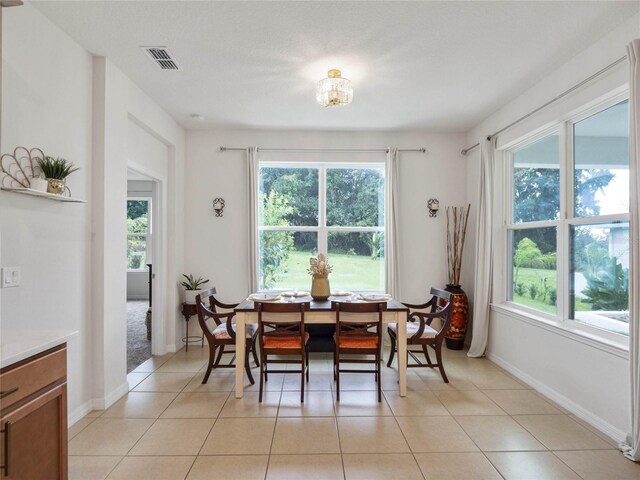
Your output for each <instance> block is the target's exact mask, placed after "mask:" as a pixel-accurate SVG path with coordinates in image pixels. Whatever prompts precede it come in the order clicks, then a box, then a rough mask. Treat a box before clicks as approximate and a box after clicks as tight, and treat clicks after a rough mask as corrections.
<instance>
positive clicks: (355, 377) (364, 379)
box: [333, 373, 384, 392]
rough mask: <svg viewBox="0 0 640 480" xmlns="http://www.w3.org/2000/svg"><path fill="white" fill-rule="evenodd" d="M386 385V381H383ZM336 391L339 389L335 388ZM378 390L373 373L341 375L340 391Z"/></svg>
mask: <svg viewBox="0 0 640 480" xmlns="http://www.w3.org/2000/svg"><path fill="white" fill-rule="evenodd" d="M383 383H384V381H383ZM333 388H334V390H335V389H336V388H337V387H336V385H334V386H333ZM377 388H378V386H377V384H376V382H375V379H374V375H373V373H341V374H340V391H341V392H344V391H346V390H376V389H377Z"/></svg>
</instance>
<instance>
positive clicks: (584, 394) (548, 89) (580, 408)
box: [467, 14, 640, 440]
mask: <svg viewBox="0 0 640 480" xmlns="http://www.w3.org/2000/svg"><path fill="white" fill-rule="evenodd" d="M638 25H640V14H636V15H635V16H633V17H632V18H630V19H629V20H628V21H627V22H625V23H624V24H622V25H621V26H620V27H619V28H617V29H615V30H613V31H612V32H611V33H610V34H608V35H607V36H606V37H604V38H602V39H600V40H599V41H597V42H596V43H594V44H593V45H591V46H590V47H588V48H587V49H585V50H584V51H583V52H582V53H580V54H579V55H576V56H575V57H574V58H573V59H571V61H569V62H567V63H566V65H565V66H564V67H562V68H560V69H558V70H556V71H554V72H552V73H551V74H550V75H548V76H546V77H545V78H543V79H542V80H541V81H540V82H539V83H538V84H537V85H536V86H534V87H533V88H531V89H530V90H528V91H526V92H524V93H523V94H522V95H521V96H520V97H518V98H517V99H515V100H514V101H512V102H510V103H509V104H507V105H506V106H505V107H503V108H501V109H500V110H499V111H497V112H496V113H495V114H493V115H492V116H490V117H489V118H487V119H486V120H485V121H483V122H482V123H481V124H480V125H478V126H477V127H475V128H474V129H473V130H472V131H471V132H469V134H468V136H467V146H471V145H473V144H475V143H477V142H478V139H479V138H480V137H482V136H486V135H487V134H492V133H494V132H495V131H497V130H499V129H500V128H502V127H504V126H506V125H508V124H509V123H511V122H513V121H514V120H516V119H517V118H519V117H521V116H523V115H525V114H527V113H528V112H530V111H532V110H534V109H535V108H537V107H539V106H540V105H542V104H544V103H546V102H547V101H549V100H551V99H552V98H554V97H556V96H557V95H558V94H560V93H561V92H563V91H564V90H567V89H568V88H570V87H572V86H573V85H575V84H578V83H579V82H581V81H582V80H584V79H585V78H587V77H589V76H590V75H592V74H593V73H595V72H597V71H599V70H600V69H601V68H603V67H604V66H606V65H609V64H611V63H612V62H614V61H615V60H617V59H618V58H620V57H623V56H624V55H625V45H626V44H627V43H628V42H629V41H630V40H631V39H633V38H634V37H637V36H638V33H639V31H638ZM627 81H628V72H627V66H626V63H622V64H621V65H620V66H618V67H617V68H615V69H613V70H611V71H610V72H609V73H608V74H606V75H604V76H602V77H601V78H600V79H598V80H597V81H594V82H591V83H590V84H588V85H587V86H585V87H583V88H581V89H580V90H578V91H576V92H574V93H572V94H571V95H569V96H567V97H565V98H564V99H563V100H561V101H559V102H556V103H555V104H554V105H553V106H551V107H549V108H547V109H545V110H543V111H541V112H540V113H538V114H536V115H534V116H532V117H530V118H529V119H527V120H526V121H524V122H522V123H520V124H519V125H517V126H516V127H514V128H511V129H509V130H507V131H506V132H505V133H503V134H501V135H499V136H498V148H500V146H501V145H505V144H508V143H510V142H513V141H516V140H517V139H518V138H521V137H522V136H523V135H526V134H529V133H531V132H535V131H537V130H540V129H542V128H544V127H545V126H547V125H549V124H550V123H551V122H556V121H558V120H561V119H563V118H566V116H567V115H569V114H571V113H572V112H574V111H575V110H576V109H578V108H581V107H582V106H583V105H585V104H588V103H590V102H593V101H595V100H597V99H599V98H601V97H602V96H604V95H607V94H609V93H610V92H612V91H616V90H620V89H621V88H624V86H625V84H626V82H627ZM478 161H479V151H478V149H476V150H475V151H474V152H472V153H471V154H470V155H469V157H468V160H467V163H468V167H467V190H468V191H469V195H470V196H471V198H476V196H477V193H478V184H477V179H478V178H479V174H478ZM502 186H503V183H500V184H499V185H497V187H498V188H497V195H498V198H500V199H501V198H502V197H501V195H502V193H501V187H502ZM499 201H501V200H499ZM496 210H497V211H498V213H501V211H500V207H499V206H497V208H496ZM474 222H475V219H474ZM474 225H475V223H474ZM495 235H496V236H497V237H498V238H499V239H501V238H502V237H504V235H505V231H504V227H503V226H502V218H500V217H498V218H497V219H496V226H495ZM474 243H475V242H474ZM499 251H500V250H499V249H496V252H499ZM471 252H472V249H471V250H470V253H469V255H470V256H471V257H472V255H473V254H472V253H471ZM502 260H503V259H502V258H499V259H498V261H497V262H496V265H495V267H496V268H495V272H494V274H495V275H496V276H497V279H498V282H502V281H503V277H504V265H503V263H504V262H502ZM494 301H495V303H500V302H502V301H504V298H500V297H499V296H496V297H495V298H494ZM488 356H489V358H492V359H494V360H496V361H498V362H499V363H500V364H501V365H502V366H503V367H505V368H507V369H509V370H511V371H512V372H513V373H515V374H517V375H520V376H521V377H523V378H524V379H525V381H527V382H529V383H531V384H532V385H534V386H536V388H538V389H540V390H542V391H543V392H544V393H546V394H547V395H549V396H551V397H552V398H554V399H555V400H556V401H558V402H559V403H560V404H562V405H563V406H565V407H566V408H568V409H569V410H571V411H573V412H574V413H576V414H577V415H579V416H581V417H582V418H584V419H585V420H587V421H589V422H590V423H592V424H593V425H595V426H596V427H598V428H600V429H601V430H603V431H605V432H606V433H608V434H609V435H611V436H613V437H614V438H616V439H618V440H622V439H623V437H624V435H625V434H626V433H627V432H628V431H629V414H628V412H629V399H628V394H629V362H628V358H627V355H625V354H624V353H623V352H621V351H620V350H619V349H616V348H606V347H600V346H596V344H594V343H593V342H585V341H584V339H582V338H579V337H577V336H575V335H568V334H566V332H561V331H558V330H557V329H553V328H543V325H542V324H540V323H536V322H533V323H530V322H526V321H523V319H522V318H521V317H517V316H516V317H514V316H513V315H510V314H508V313H505V311H496V310H494V311H492V313H491V323H490V339H489V347H488Z"/></svg>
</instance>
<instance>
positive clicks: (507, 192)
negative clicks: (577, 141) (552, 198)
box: [494, 91, 629, 350]
mask: <svg viewBox="0 0 640 480" xmlns="http://www.w3.org/2000/svg"><path fill="white" fill-rule="evenodd" d="M628 99H629V93H628V92H627V91H623V92H617V93H615V94H613V95H610V96H608V97H607V98H605V99H602V100H600V101H597V102H594V103H593V104H592V105H590V106H588V107H585V108H582V109H580V110H578V111H577V112H574V113H571V114H570V115H567V116H565V117H564V118H561V119H559V120H558V121H557V122H555V123H554V124H553V125H550V126H549V127H547V128H544V129H541V130H539V131H537V132H536V133H535V134H531V135H529V136H527V137H525V138H523V139H521V140H519V141H517V142H513V143H510V144H508V145H505V146H504V147H503V148H502V149H501V150H502V153H503V158H504V164H503V167H504V168H503V175H504V186H505V188H504V190H503V193H504V196H503V205H504V209H503V221H502V225H503V228H502V238H503V239H504V252H505V254H504V258H505V259H506V261H505V262H504V264H503V269H504V270H503V272H504V277H503V278H504V282H505V283H504V285H503V286H502V288H498V289H497V290H498V291H499V292H500V297H501V298H500V297H499V298H497V300H499V301H500V303H501V304H502V305H503V306H504V307H506V308H507V310H510V311H515V312H517V313H520V314H522V315H524V316H526V317H527V318H529V319H533V320H537V321H540V322H543V323H545V324H547V325H552V326H555V327H558V328H560V329H562V330H565V331H568V332H571V333H574V334H577V335H578V336H581V337H586V338H588V339H590V340H593V341H595V342H600V343H603V344H607V345H610V346H613V347H615V348H618V349H623V350H628V345H629V337H628V336H627V335H622V334H618V333H615V332H611V331H609V330H605V329H602V328H598V327H595V326H591V325H587V324H585V323H582V322H580V321H578V320H575V319H571V318H569V313H570V305H569V275H570V266H571V265H570V263H571V259H570V258H569V253H570V252H569V242H570V228H571V227H572V226H576V225H597V224H602V223H612V222H628V221H629V213H628V212H627V213H621V214H609V215H597V216H591V217H575V216H574V208H573V201H574V197H573V195H574V192H573V187H574V185H573V160H574V159H573V126H574V125H575V124H576V123H578V122H580V121H582V120H584V119H586V118H588V117H591V116H592V115H595V114H597V113H599V112H602V111H603V110H606V109H607V108H610V107H612V106H614V105H617V104H618V103H620V102H622V101H624V100H628ZM554 133H557V134H558V135H559V148H560V151H559V157H558V158H559V168H560V214H559V218H558V220H548V221H536V222H523V223H514V221H513V152H514V151H516V150H519V149H521V148H523V147H526V146H528V145H530V144H532V143H535V142H536V141H538V140H540V139H542V138H544V137H546V136H548V135H551V134H554ZM540 227H555V228H556V249H557V250H556V252H557V262H556V265H557V266H556V292H557V301H556V314H555V315H554V314H551V313H548V312H543V311H541V310H537V309H535V308H531V307H528V306H526V305H521V304H519V303H515V302H513V301H511V300H510V292H511V291H512V274H513V264H512V261H513V259H512V251H513V249H512V244H511V231H513V230H518V229H530V228H540ZM494 306H498V308H499V304H498V305H494Z"/></svg>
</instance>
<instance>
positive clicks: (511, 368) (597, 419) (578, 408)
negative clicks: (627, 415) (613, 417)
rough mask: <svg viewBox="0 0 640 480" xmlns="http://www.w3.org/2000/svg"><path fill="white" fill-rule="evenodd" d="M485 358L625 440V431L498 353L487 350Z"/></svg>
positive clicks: (597, 425)
mask: <svg viewBox="0 0 640 480" xmlns="http://www.w3.org/2000/svg"><path fill="white" fill-rule="evenodd" d="M487 358H488V359H489V360H491V361H492V362H493V363H495V364H496V365H498V366H499V367H501V368H503V369H505V370H506V371H507V372H509V373H510V374H512V375H514V376H515V377H517V378H518V379H520V380H522V381H523V382H524V383H526V384H527V385H529V386H531V387H533V388H534V389H535V390H537V391H538V392H540V393H541V394H543V395H544V396H546V397H547V398H549V399H551V400H553V401H554V402H555V403H557V404H558V405H560V406H561V407H563V408H566V409H567V410H568V411H570V412H571V413H573V414H574V415H575V416H576V417H578V418H580V419H582V420H584V421H585V422H587V423H588V424H589V425H591V426H592V427H594V428H596V429H597V430H599V431H600V432H602V433H604V434H605V435H607V436H608V437H610V438H611V439H613V440H615V441H617V442H624V441H626V439H627V433H626V432H623V431H622V430H620V429H619V428H617V427H614V426H613V425H611V424H610V423H609V422H607V421H605V420H603V419H602V418H600V417H598V416H597V415H595V414H594V413H593V412H590V411H589V410H587V409H586V408H584V407H582V406H580V405H578V404H577V403H575V402H574V401H573V400H571V399H569V398H567V397H565V396H564V395H562V394H560V393H558V392H556V391H555V390H554V389H552V388H550V387H548V386H547V385H545V384H544V383H542V382H540V381H539V380H536V379H535V378H533V377H532V376H530V375H528V374H527V373H525V372H523V371H522V370H520V369H519V368H517V367H514V366H513V365H511V364H510V363H509V362H507V361H506V360H504V359H503V358H501V357H499V356H498V355H496V354H494V353H491V352H489V351H488V352H487Z"/></svg>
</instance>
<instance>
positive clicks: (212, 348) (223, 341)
mask: <svg viewBox="0 0 640 480" xmlns="http://www.w3.org/2000/svg"><path fill="white" fill-rule="evenodd" d="M215 293H216V289H215V288H210V289H208V290H204V291H202V292H200V294H199V295H196V307H197V310H198V323H199V324H200V328H201V329H202V333H203V334H204V336H205V338H206V339H207V343H208V344H209V364H208V366H207V372H206V373H205V375H204V379H203V380H202V383H207V381H208V380H209V375H211V370H213V369H214V368H235V364H234V363H233V359H232V360H231V362H230V363H229V364H226V365H220V359H221V358H222V355H223V354H225V353H232V354H234V355H235V349H233V350H228V351H225V347H228V346H235V344H236V324H235V322H233V317H234V316H235V312H234V311H230V312H226V313H221V312H218V311H217V308H224V309H233V308H235V307H237V306H238V304H231V303H222V302H220V301H219V300H217V299H216V298H215V296H214V294H215ZM205 301H206V302H207V305H205ZM209 319H213V321H214V323H215V327H214V328H213V329H211V328H210V327H209V325H208V324H207V320H209ZM212 326H213V325H212ZM257 333H258V327H257V326H256V325H255V324H248V325H247V326H246V328H245V335H246V346H245V359H244V368H245V370H246V372H247V377H249V381H250V382H251V384H252V385H253V384H254V383H255V380H254V379H253V375H251V366H250V365H249V352H251V353H252V354H253V360H254V361H255V362H256V366H259V365H260V362H259V361H258V355H257V353H256V338H257ZM234 358H235V357H234Z"/></svg>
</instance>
